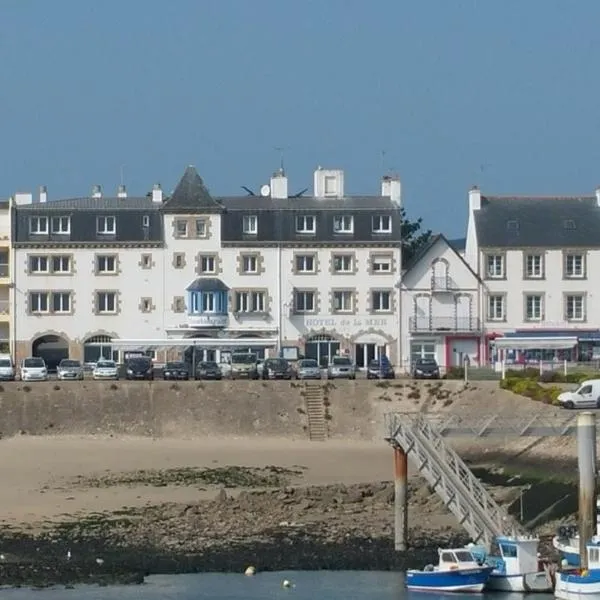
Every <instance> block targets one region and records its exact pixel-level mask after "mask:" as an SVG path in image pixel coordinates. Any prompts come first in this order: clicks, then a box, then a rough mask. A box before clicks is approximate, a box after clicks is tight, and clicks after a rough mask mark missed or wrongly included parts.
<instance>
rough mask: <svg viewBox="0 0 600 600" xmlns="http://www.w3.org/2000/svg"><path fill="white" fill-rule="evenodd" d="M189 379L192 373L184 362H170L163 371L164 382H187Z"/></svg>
mask: <svg viewBox="0 0 600 600" xmlns="http://www.w3.org/2000/svg"><path fill="white" fill-rule="evenodd" d="M189 378H190V371H189V369H188V366H187V365H186V364H185V363H184V362H181V361H177V362H168V363H167V364H166V365H165V367H164V369H163V379H164V380H171V379H176V380H180V381H181V380H183V381H185V380H187V379H189Z"/></svg>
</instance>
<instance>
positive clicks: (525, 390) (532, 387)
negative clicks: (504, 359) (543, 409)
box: [500, 377, 562, 405]
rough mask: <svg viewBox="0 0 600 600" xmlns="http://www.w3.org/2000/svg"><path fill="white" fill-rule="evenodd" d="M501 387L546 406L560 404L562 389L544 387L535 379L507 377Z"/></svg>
mask: <svg viewBox="0 0 600 600" xmlns="http://www.w3.org/2000/svg"><path fill="white" fill-rule="evenodd" d="M500 387H501V388H502V389H504V390H508V391H510V392H512V393H513V394H519V395H520V396H525V397H526V398H530V399H531V400H536V401H537V402H543V403H544V404H554V405H556V404H558V401H557V398H558V395H559V394H560V393H561V392H562V389H561V388H559V387H557V386H542V385H540V384H539V383H538V382H537V381H536V380H534V379H525V378H523V377H507V378H505V379H503V380H502V381H501V382H500Z"/></svg>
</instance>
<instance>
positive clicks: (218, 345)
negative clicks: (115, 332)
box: [110, 337, 278, 352]
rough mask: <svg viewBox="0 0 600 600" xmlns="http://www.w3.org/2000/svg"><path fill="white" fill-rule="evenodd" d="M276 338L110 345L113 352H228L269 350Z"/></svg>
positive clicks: (131, 342)
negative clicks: (183, 349) (192, 347)
mask: <svg viewBox="0 0 600 600" xmlns="http://www.w3.org/2000/svg"><path fill="white" fill-rule="evenodd" d="M277 343H278V340H277V338H255V337H253V338H235V339H223V338H183V339H155V340H112V341H111V342H110V345H111V346H112V348H113V350H128V351H130V352H131V351H134V350H140V351H144V350H165V349H174V348H188V347H190V346H196V347H197V348H211V349H214V350H228V349H235V348H270V347H274V346H277Z"/></svg>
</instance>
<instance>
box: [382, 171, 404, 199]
mask: <svg viewBox="0 0 600 600" xmlns="http://www.w3.org/2000/svg"><path fill="white" fill-rule="evenodd" d="M381 195H382V196H383V197H384V198H389V199H390V200H391V201H392V202H393V203H394V204H396V205H397V206H401V205H402V182H401V181H400V177H398V175H384V176H383V177H382V178H381Z"/></svg>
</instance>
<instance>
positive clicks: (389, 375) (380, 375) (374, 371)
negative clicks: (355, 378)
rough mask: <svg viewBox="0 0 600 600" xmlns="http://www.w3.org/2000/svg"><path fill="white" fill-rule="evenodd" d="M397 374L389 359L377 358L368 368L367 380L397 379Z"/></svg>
mask: <svg viewBox="0 0 600 600" xmlns="http://www.w3.org/2000/svg"><path fill="white" fill-rule="evenodd" d="M395 378H396V372H395V371H394V367H392V365H391V363H390V361H389V359H388V358H387V357H385V356H382V357H381V358H375V359H373V360H372V361H370V362H369V366H368V367H367V379H395Z"/></svg>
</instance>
